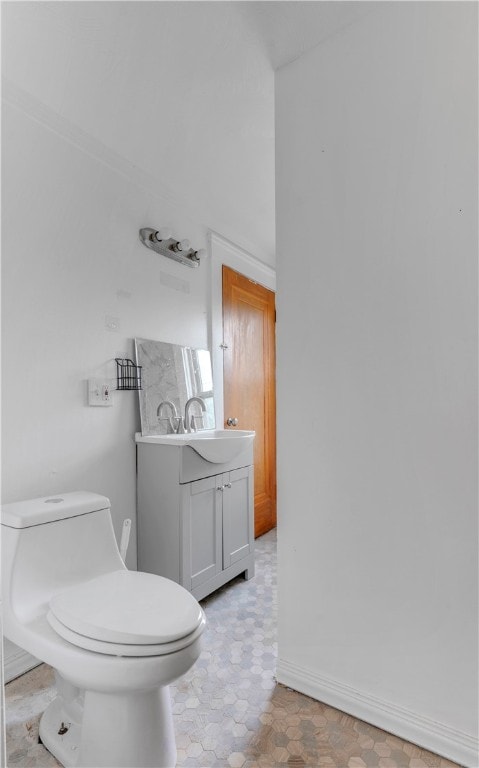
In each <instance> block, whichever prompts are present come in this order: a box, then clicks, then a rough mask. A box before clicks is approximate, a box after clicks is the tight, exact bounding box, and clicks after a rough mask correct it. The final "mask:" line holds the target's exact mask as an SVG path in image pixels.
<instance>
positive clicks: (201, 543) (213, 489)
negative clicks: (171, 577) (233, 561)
mask: <svg viewBox="0 0 479 768" xmlns="http://www.w3.org/2000/svg"><path fill="white" fill-rule="evenodd" d="M182 491H183V504H182V507H183V509H182V526H183V531H182V538H183V553H182V555H183V557H182V560H183V562H182V579H181V582H182V584H183V586H185V587H186V588H187V589H190V590H191V589H196V587H198V586H200V585H201V584H203V583H204V582H205V581H208V580H209V579H211V578H213V577H214V576H215V575H216V574H217V573H220V572H221V570H222V567H223V563H222V551H221V543H222V537H221V502H222V496H223V491H222V482H221V475H220V476H218V477H207V478H206V479H205V480H197V481H196V482H194V483H188V484H187V485H183V486H182Z"/></svg>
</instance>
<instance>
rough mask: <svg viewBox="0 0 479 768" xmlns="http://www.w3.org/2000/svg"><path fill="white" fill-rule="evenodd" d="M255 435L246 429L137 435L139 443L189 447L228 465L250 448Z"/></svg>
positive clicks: (207, 458)
mask: <svg viewBox="0 0 479 768" xmlns="http://www.w3.org/2000/svg"><path fill="white" fill-rule="evenodd" d="M254 436H255V433H254V432H253V431H250V430H245V429H204V430H201V431H200V432H188V433H186V434H184V435H145V436H141V435H137V437H136V440H137V442H141V443H159V444H160V445H188V446H189V447H190V448H193V450H194V451H196V453H198V454H199V455H200V456H202V457H203V458H204V459H206V461H211V462H212V463H213V464H226V463H227V462H229V461H232V460H233V459H234V458H235V456H238V454H240V453H241V452H242V451H244V449H245V448H248V447H249V446H250V445H251V443H252V442H253V440H254Z"/></svg>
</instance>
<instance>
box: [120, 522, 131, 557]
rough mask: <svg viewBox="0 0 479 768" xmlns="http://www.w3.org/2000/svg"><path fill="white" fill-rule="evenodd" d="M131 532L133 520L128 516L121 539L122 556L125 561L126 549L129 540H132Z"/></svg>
mask: <svg viewBox="0 0 479 768" xmlns="http://www.w3.org/2000/svg"><path fill="white" fill-rule="evenodd" d="M130 533H131V520H130V518H127V519H126V520H125V522H124V523H123V528H122V531H121V541H120V557H121V559H122V560H123V562H125V557H126V551H127V549H128V542H129V541H130Z"/></svg>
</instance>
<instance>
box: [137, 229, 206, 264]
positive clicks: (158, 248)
mask: <svg viewBox="0 0 479 768" xmlns="http://www.w3.org/2000/svg"><path fill="white" fill-rule="evenodd" d="M140 240H141V242H142V243H143V245H146V247H147V248H151V250H152V251H155V252H156V253H160V254H161V255H162V256H166V257H167V258H168V259H174V260H175V261H179V262H180V264H184V265H185V266H187V267H199V266H200V259H201V258H202V257H205V256H206V250H205V249H204V248H200V250H199V251H195V249H194V248H192V247H191V245H190V241H189V240H177V239H176V237H171V230H170V229H168V227H161V228H160V229H151V227H143V229H140Z"/></svg>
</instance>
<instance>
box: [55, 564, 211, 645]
mask: <svg viewBox="0 0 479 768" xmlns="http://www.w3.org/2000/svg"><path fill="white" fill-rule="evenodd" d="M50 610H51V612H52V613H53V615H54V616H55V617H56V618H57V619H58V620H59V621H61V622H62V624H64V625H65V626H66V627H68V628H69V629H71V630H73V631H74V632H77V633H79V634H81V635H85V636H86V637H90V638H92V639H94V640H103V641H106V642H110V643H125V644H132V645H148V644H152V643H155V644H159V643H170V642H172V641H174V640H179V639H180V638H182V637H186V635H189V634H190V633H191V632H193V631H194V630H195V629H196V628H197V627H198V625H199V624H200V623H201V621H202V616H203V612H202V610H201V607H200V605H199V603H198V602H197V600H195V598H194V597H193V595H191V594H190V593H189V592H187V590H186V589H184V587H181V586H180V585H179V584H176V582H174V581H171V580H170V579H165V578H163V577H162V576H155V575H153V574H151V573H141V572H137V571H127V570H121V571H113V572H111V573H105V574H103V575H102V576H97V577H96V578H94V579H90V580H89V581H86V582H83V583H81V584H77V585H75V586H73V587H70V588H69V589H67V590H65V591H63V592H60V593H58V594H56V595H54V596H53V597H52V599H51V600H50Z"/></svg>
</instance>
